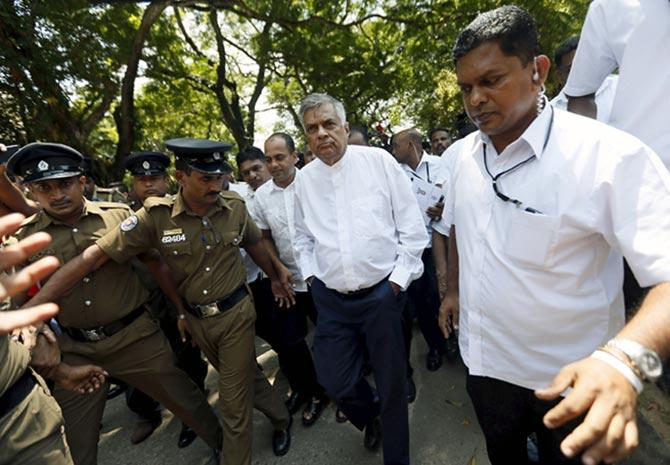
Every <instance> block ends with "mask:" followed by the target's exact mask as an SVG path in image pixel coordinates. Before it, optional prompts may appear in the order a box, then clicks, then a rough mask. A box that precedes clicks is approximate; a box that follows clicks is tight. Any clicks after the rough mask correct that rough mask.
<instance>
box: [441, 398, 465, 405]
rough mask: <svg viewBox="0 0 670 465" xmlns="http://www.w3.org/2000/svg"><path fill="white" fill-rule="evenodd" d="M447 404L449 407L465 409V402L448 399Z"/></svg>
mask: <svg viewBox="0 0 670 465" xmlns="http://www.w3.org/2000/svg"><path fill="white" fill-rule="evenodd" d="M445 402H446V403H447V404H449V405H453V406H454V407H463V402H458V401H456V400H449V399H446V400H445Z"/></svg>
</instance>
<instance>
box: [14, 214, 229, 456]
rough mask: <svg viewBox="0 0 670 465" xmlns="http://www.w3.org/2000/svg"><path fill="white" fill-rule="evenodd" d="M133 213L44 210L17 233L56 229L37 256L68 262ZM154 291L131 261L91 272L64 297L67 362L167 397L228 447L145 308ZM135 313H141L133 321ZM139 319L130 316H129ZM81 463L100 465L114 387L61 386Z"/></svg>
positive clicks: (210, 440)
mask: <svg viewBox="0 0 670 465" xmlns="http://www.w3.org/2000/svg"><path fill="white" fill-rule="evenodd" d="M131 213H132V211H131V210H130V208H129V207H128V206H126V205H123V204H117V203H107V202H89V201H86V203H85V206H84V211H83V213H82V216H81V218H80V219H79V221H78V222H77V223H76V224H75V225H74V226H72V225H67V224H64V223H61V222H59V221H58V220H56V219H55V218H53V217H51V216H50V215H49V214H48V213H46V212H45V211H41V212H39V213H37V214H36V215H34V216H32V217H31V218H29V219H27V220H26V222H25V224H24V227H22V229H21V230H20V231H19V232H18V233H17V238H18V239H23V238H25V237H27V236H29V235H30V234H33V233H35V232H37V231H45V232H48V233H49V234H50V235H51V237H52V239H53V240H52V242H51V244H50V245H49V247H48V248H47V249H44V250H43V251H41V252H39V253H38V254H36V255H34V256H33V257H31V258H30V260H31V261H35V260H37V259H39V258H40V257H42V256H44V255H54V256H56V257H57V258H58V259H59V260H60V261H61V263H66V262H68V261H69V260H71V259H73V258H75V257H77V256H78V255H79V254H80V253H81V252H83V251H84V250H85V249H86V248H87V247H89V246H90V245H91V244H92V243H93V242H95V241H96V240H97V239H100V238H101V237H103V235H104V234H105V233H106V232H107V231H109V230H110V229H116V227H117V226H118V224H119V223H121V222H122V221H123V220H125V219H126V218H128V217H129V216H130V215H131ZM147 298H148V291H147V290H146V289H145V288H144V286H142V284H141V282H140V280H139V278H138V277H137V275H136V273H134V272H133V270H132V269H131V267H130V264H129V263H128V264H118V263H114V262H108V263H105V264H104V265H103V266H102V267H101V268H99V269H98V270H96V271H94V272H92V273H90V274H89V275H87V276H85V277H84V278H83V279H82V280H81V281H80V282H79V283H78V284H76V285H75V286H73V287H72V288H71V289H70V290H68V291H67V292H66V293H65V294H64V295H63V296H62V297H61V298H60V299H59V300H58V302H57V303H58V305H59V306H60V313H59V315H58V321H59V323H60V325H61V326H62V327H63V328H64V331H63V334H62V335H61V336H60V337H59V343H60V347H61V352H62V356H63V361H64V362H66V363H68V364H71V365H82V364H89V363H91V364H95V365H99V366H101V367H103V368H104V369H105V370H106V371H107V372H108V373H109V374H110V375H111V376H113V377H114V378H118V379H120V380H122V381H124V382H126V383H128V384H130V385H133V386H135V387H137V388H139V389H141V390H142V391H144V392H146V393H147V394H149V395H150V396H151V397H153V398H154V399H156V400H157V401H159V402H161V403H162V404H163V405H164V406H165V407H166V408H168V409H169V410H171V411H172V412H173V413H175V414H176V415H177V416H178V417H179V418H180V419H181V420H182V421H184V422H185V423H187V424H188V425H189V426H191V427H192V428H193V429H194V430H195V431H196V432H197V433H198V435H199V436H200V437H202V438H203V439H204V440H205V442H207V444H209V446H210V447H215V448H218V447H220V445H221V427H220V425H219V422H218V419H217V418H216V415H215V414H214V412H213V411H212V409H211V408H210V406H209V404H208V403H207V399H206V398H205V397H204V395H203V394H202V393H201V392H200V390H199V389H198V388H197V386H196V385H195V384H194V383H193V382H192V381H191V380H190V379H189V378H188V377H187V376H186V374H185V373H184V372H183V371H181V370H180V369H178V368H177V367H176V366H175V361H174V354H173V352H172V350H171V348H170V346H169V344H168V341H167V340H166V338H165V336H164V335H163V333H162V332H161V331H160V330H159V327H158V325H157V324H156V322H155V321H153V320H152V319H151V318H150V316H149V314H148V312H146V311H144V312H143V311H142V309H143V306H144V305H145V302H146V300H147ZM133 315H139V316H136V317H135V318H134V319H133ZM129 318H130V319H131V320H132V321H130V322H129V321H128V319H129ZM121 319H124V320H125V322H124V324H123V325H122V326H125V327H123V329H121V330H120V331H118V332H116V333H114V334H113V335H111V336H110V337H104V338H103V339H102V340H99V341H95V342H90V341H81V340H78V339H79V338H80V336H79V337H75V335H76V334H73V333H77V329H79V330H82V329H84V330H86V329H95V328H99V327H101V326H105V325H110V324H114V322H118V321H119V320H121ZM54 396H55V397H56V399H57V400H58V403H59V404H60V406H61V408H62V410H63V416H64V418H65V427H66V428H65V429H66V433H67V438H68V443H69V445H70V448H71V451H72V456H73V458H74V462H75V463H76V464H77V465H89V464H91V465H93V464H95V463H97V443H98V436H99V425H100V421H101V419H102V413H103V409H104V405H105V397H106V390H105V389H101V390H99V391H98V392H96V393H94V394H91V395H87V396H81V395H78V394H76V393H74V392H71V391H66V390H64V389H60V388H58V387H56V389H55V390H54Z"/></svg>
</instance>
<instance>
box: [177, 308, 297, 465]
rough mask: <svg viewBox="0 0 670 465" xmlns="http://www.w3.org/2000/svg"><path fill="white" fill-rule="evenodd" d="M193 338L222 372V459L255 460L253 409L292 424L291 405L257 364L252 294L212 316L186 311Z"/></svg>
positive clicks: (228, 462)
mask: <svg viewBox="0 0 670 465" xmlns="http://www.w3.org/2000/svg"><path fill="white" fill-rule="evenodd" d="M187 319H188V324H189V328H190V329H191V335H192V336H193V339H194V340H195V341H196V342H197V344H198V345H199V346H200V348H201V349H202V351H203V353H204V354H205V355H206V356H207V358H208V359H209V362H210V363H211V364H212V365H213V366H214V367H215V368H216V369H217V370H218V372H219V410H220V412H221V418H222V419H223V450H222V452H221V464H223V465H249V464H250V463H251V437H252V426H253V425H252V414H253V412H252V410H253V407H256V409H258V410H260V411H261V412H263V413H264V414H265V415H266V416H267V417H268V418H269V419H270V421H271V422H272V424H273V425H274V426H275V428H276V429H283V428H286V427H287V426H288V423H289V414H288V410H286V406H285V405H284V403H283V402H282V401H281V399H280V398H279V395H278V394H277V392H276V391H275V390H274V389H273V388H272V385H271V384H270V383H269V382H268V380H267V378H266V377H265V376H264V375H263V373H262V372H261V370H260V369H259V368H258V365H257V364H256V354H255V351H254V322H255V320H256V312H255V311H254V305H253V303H252V301H251V298H250V297H246V298H244V299H243V300H242V301H241V302H239V303H238V304H237V305H235V306H234V307H233V308H231V309H230V310H228V311H226V312H225V313H223V314H221V315H216V316H213V317H209V318H202V319H200V318H196V317H194V316H192V315H188V316H187Z"/></svg>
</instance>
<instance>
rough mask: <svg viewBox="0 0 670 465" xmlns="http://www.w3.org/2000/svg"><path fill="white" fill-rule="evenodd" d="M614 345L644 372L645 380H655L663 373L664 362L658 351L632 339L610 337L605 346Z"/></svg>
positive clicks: (613, 346)
mask: <svg viewBox="0 0 670 465" xmlns="http://www.w3.org/2000/svg"><path fill="white" fill-rule="evenodd" d="M607 346H609V347H612V348H613V349H616V350H619V351H621V352H623V353H624V354H626V356H627V357H628V358H629V359H630V361H631V363H632V364H634V365H635V367H634V368H637V370H638V371H639V372H640V373H641V374H642V376H643V381H649V382H652V383H653V382H654V381H656V380H657V379H658V378H660V376H661V374H663V362H662V361H661V358H660V357H659V356H658V354H657V353H656V352H654V351H653V350H649V349H647V348H646V347H645V346H643V345H642V344H640V343H638V342H635V341H631V340H630V339H617V338H614V339H610V340H609V342H608V343H607V344H606V345H605V347H607Z"/></svg>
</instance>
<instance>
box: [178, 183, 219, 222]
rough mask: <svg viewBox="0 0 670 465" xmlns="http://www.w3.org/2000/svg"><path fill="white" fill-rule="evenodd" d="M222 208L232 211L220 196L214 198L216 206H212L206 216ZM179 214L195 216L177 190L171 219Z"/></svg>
mask: <svg viewBox="0 0 670 465" xmlns="http://www.w3.org/2000/svg"><path fill="white" fill-rule="evenodd" d="M222 208H227V209H228V210H232V208H231V207H230V205H228V202H227V201H226V199H224V198H223V197H222V196H218V197H217V198H216V205H214V206H213V207H212V208H210V209H209V211H208V212H207V215H206V216H210V215H211V214H212V213H214V212H216V211H218V210H221V209H222ZM181 213H186V214H188V215H195V216H198V215H196V213H195V212H194V211H193V210H191V209H190V208H189V207H188V205H186V201H185V200H184V197H183V195H182V193H181V188H180V189H179V192H177V194H176V195H175V200H174V204H173V205H172V215H171V218H174V217H175V216H177V215H180V214H181Z"/></svg>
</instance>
